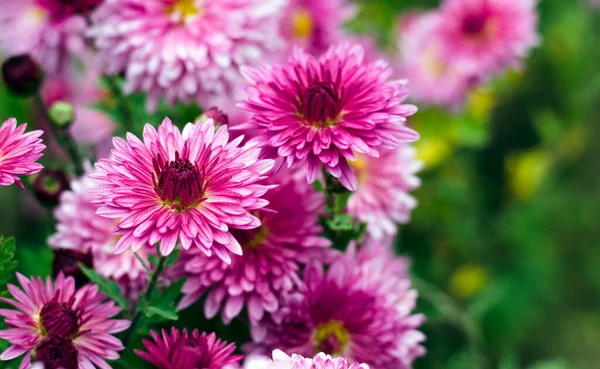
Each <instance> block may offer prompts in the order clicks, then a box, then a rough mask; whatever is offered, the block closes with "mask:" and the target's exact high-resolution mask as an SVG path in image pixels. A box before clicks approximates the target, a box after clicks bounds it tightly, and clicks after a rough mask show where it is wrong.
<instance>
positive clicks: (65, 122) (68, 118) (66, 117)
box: [48, 101, 75, 129]
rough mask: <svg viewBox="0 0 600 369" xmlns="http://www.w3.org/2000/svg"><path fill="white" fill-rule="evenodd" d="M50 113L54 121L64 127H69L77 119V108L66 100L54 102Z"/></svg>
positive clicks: (58, 125)
mask: <svg viewBox="0 0 600 369" xmlns="http://www.w3.org/2000/svg"><path fill="white" fill-rule="evenodd" d="M48 114H49V115H50V119H52V123H53V124H55V125H56V126H57V127H59V128H62V129H66V128H69V127H70V126H71V124H73V121H74V120H75V108H74V107H73V105H71V104H69V103H68V102H65V101H57V102H55V103H54V104H52V106H50V110H48Z"/></svg>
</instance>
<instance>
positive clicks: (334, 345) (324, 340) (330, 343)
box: [313, 320, 349, 356]
mask: <svg viewBox="0 0 600 369" xmlns="http://www.w3.org/2000/svg"><path fill="white" fill-rule="evenodd" d="M348 342H349V336H348V331H347V330H346V329H345V328H344V326H343V325H342V323H340V322H338V321H335V320H331V321H329V322H327V323H325V324H321V325H320V326H318V327H317V329H316V330H315V334H314V336H313V343H314V345H315V349H316V350H317V352H324V353H326V354H329V355H334V356H335V355H339V354H342V353H344V351H345V350H346V348H347V346H348Z"/></svg>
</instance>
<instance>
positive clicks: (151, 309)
mask: <svg viewBox="0 0 600 369" xmlns="http://www.w3.org/2000/svg"><path fill="white" fill-rule="evenodd" d="M143 312H144V314H145V315H146V316H147V317H148V318H153V317H157V316H158V317H161V318H163V319H166V320H177V319H179V316H178V315H177V309H175V307H174V306H152V305H149V306H146V307H144V309H143Z"/></svg>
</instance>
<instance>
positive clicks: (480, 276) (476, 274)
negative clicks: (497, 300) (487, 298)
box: [450, 265, 488, 299]
mask: <svg viewBox="0 0 600 369" xmlns="http://www.w3.org/2000/svg"><path fill="white" fill-rule="evenodd" d="M487 283H488V275H487V272H486V271H485V269H484V268H483V267H482V266H479V265H466V266H461V267H460V268H458V269H457V270H456V271H455V272H454V274H453V275H452V277H451V278H450V290H451V292H452V294H454V295H455V296H457V297H460V298H463V299H466V298H469V297H471V296H473V295H474V294H476V293H478V292H480V291H481V290H483V289H484V288H485V286H486V285H487Z"/></svg>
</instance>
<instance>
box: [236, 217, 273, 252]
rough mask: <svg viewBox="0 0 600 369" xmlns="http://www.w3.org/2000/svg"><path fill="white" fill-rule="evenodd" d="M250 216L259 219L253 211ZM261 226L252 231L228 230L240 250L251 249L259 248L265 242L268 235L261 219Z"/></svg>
mask: <svg viewBox="0 0 600 369" xmlns="http://www.w3.org/2000/svg"><path fill="white" fill-rule="evenodd" d="M252 215H254V216H255V217H258V218H261V216H260V213H259V212H257V211H253V212H252ZM261 223H262V224H261V225H260V227H258V228H254V229H235V228H230V229H229V232H231V235H233V237H234V238H235V239H236V240H237V241H238V242H239V243H240V245H241V246H242V249H244V250H245V249H251V248H253V247H256V246H259V245H261V244H263V243H264V242H265V240H266V239H267V235H268V229H267V225H266V224H265V221H264V219H262V218H261Z"/></svg>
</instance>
